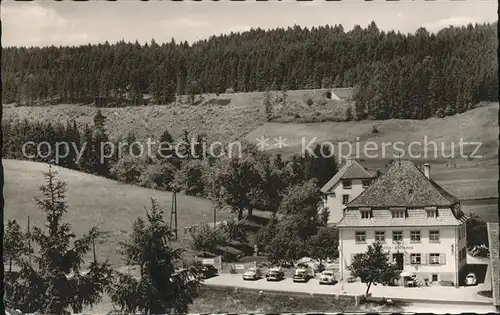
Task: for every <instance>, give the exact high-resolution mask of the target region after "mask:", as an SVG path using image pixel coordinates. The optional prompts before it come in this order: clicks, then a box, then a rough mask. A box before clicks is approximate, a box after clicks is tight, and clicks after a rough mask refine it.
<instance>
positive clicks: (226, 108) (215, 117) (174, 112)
mask: <svg viewBox="0 0 500 315" xmlns="http://www.w3.org/2000/svg"><path fill="white" fill-rule="evenodd" d="M321 91H322V90H318V91H316V90H299V91H289V92H288V93H287V94H288V97H287V103H289V104H291V105H290V106H291V107H293V106H295V105H297V106H299V107H301V109H300V110H301V111H303V110H307V109H304V108H302V107H304V106H306V105H305V103H306V101H307V99H308V98H313V99H316V98H319V97H320V96H321ZM203 98H204V100H205V103H203V104H205V105H196V106H190V105H178V106H175V104H170V105H154V106H140V107H133V106H130V107H125V108H103V109H101V111H102V112H103V114H104V115H106V116H107V117H108V120H107V130H108V131H109V133H110V136H111V137H116V136H118V135H124V134H125V133H126V132H127V131H129V130H131V131H134V132H136V133H137V135H138V137H139V139H145V138H147V137H154V138H156V139H157V138H158V137H159V136H160V135H161V134H162V133H163V131H164V130H165V129H166V128H168V129H169V131H170V132H171V133H172V134H173V135H176V136H180V135H181V134H182V131H183V129H187V130H188V131H190V132H192V133H193V134H195V133H199V132H206V133H207V134H208V135H209V136H210V138H211V139H212V140H217V141H224V140H232V139H240V138H241V137H243V135H244V134H246V133H248V132H250V131H251V130H253V129H255V128H256V127H257V126H259V125H261V124H263V123H264V122H265V116H264V111H263V100H264V96H263V93H262V92H249V93H235V94H220V95H219V96H215V95H214V94H203ZM196 99H198V97H197V98H196ZM211 99H216V100H218V101H219V102H220V103H219V104H227V105H218V104H215V103H210V102H209V100H211ZM292 109H293V108H292ZM292 109H291V110H292ZM3 110H4V112H3V119H24V118H28V119H30V120H44V121H59V122H64V121H69V120H76V121H78V122H81V123H88V124H91V123H92V118H93V116H94V114H95V112H96V108H95V107H93V106H87V105H68V104H66V105H54V106H44V107H39V106H38V107H37V106H24V107H12V106H10V105H4V106H3ZM319 110H321V109H319Z"/></svg>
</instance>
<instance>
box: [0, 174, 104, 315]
mask: <svg viewBox="0 0 500 315" xmlns="http://www.w3.org/2000/svg"><path fill="white" fill-rule="evenodd" d="M56 175H57V172H56V171H54V170H53V169H52V168H51V167H49V170H48V172H44V176H45V180H46V184H45V185H44V186H42V187H41V188H40V190H41V192H42V195H43V197H41V198H35V200H36V203H37V205H38V207H39V208H40V210H42V212H43V213H44V215H45V219H46V225H45V226H44V228H40V227H34V228H33V232H32V234H31V237H32V238H33V240H34V241H35V243H36V244H37V247H38V248H39V249H38V251H37V253H35V255H34V256H33V263H34V265H31V264H30V263H29V262H28V261H26V259H24V260H22V261H19V264H20V267H21V270H20V272H19V275H18V276H17V277H14V278H12V279H11V283H9V285H8V286H9V288H11V289H10V290H9V291H7V292H6V293H7V295H6V300H7V304H8V305H9V306H11V307H13V308H16V309H19V310H21V311H22V312H23V313H34V312H42V313H45V314H69V313H70V312H69V311H68V309H69V308H71V309H72V311H73V312H74V313H80V312H81V311H82V309H83V307H84V306H87V305H94V304H95V303H97V302H99V301H100V299H101V296H102V294H103V293H104V291H105V289H106V287H107V285H108V283H109V281H110V280H111V268H110V266H109V265H108V263H107V262H104V263H101V262H98V261H97V260H94V261H92V262H91V264H90V267H89V269H88V272H82V271H83V270H82V265H83V262H84V260H83V257H84V256H85V255H86V254H87V253H88V252H89V251H90V246H91V243H92V241H93V240H94V239H95V238H96V237H97V235H98V231H97V229H96V228H92V229H91V230H90V232H89V233H88V234H86V235H84V236H83V237H82V238H80V239H76V237H75V235H74V234H73V233H72V232H71V226H70V225H69V224H68V223H64V222H63V221H62V220H63V216H64V215H65V214H66V213H67V211H68V207H67V204H66V197H65V193H66V183H64V182H62V181H59V180H57V178H56Z"/></svg>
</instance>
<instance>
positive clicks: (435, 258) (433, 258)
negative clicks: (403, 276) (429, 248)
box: [429, 253, 440, 265]
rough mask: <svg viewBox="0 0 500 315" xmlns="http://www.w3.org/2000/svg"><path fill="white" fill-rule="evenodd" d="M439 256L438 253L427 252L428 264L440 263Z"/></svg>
mask: <svg viewBox="0 0 500 315" xmlns="http://www.w3.org/2000/svg"><path fill="white" fill-rule="evenodd" d="M439 256H440V255H439V254H436V253H432V254H429V264H431V265H439V264H440V260H439Z"/></svg>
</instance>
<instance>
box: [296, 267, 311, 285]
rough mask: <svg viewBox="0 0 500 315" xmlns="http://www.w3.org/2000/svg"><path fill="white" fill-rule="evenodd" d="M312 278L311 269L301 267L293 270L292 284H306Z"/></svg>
mask: <svg viewBox="0 0 500 315" xmlns="http://www.w3.org/2000/svg"><path fill="white" fill-rule="evenodd" d="M312 278H314V271H313V269H312V268H311V267H307V268H304V267H301V268H297V269H295V274H294V275H293V282H307V281H309V279H312Z"/></svg>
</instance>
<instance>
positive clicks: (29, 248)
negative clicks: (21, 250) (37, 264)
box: [28, 216, 31, 267]
mask: <svg viewBox="0 0 500 315" xmlns="http://www.w3.org/2000/svg"><path fill="white" fill-rule="evenodd" d="M28 263H29V265H30V267H31V232H30V217H29V216H28Z"/></svg>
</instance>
